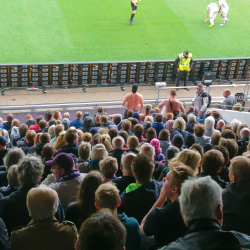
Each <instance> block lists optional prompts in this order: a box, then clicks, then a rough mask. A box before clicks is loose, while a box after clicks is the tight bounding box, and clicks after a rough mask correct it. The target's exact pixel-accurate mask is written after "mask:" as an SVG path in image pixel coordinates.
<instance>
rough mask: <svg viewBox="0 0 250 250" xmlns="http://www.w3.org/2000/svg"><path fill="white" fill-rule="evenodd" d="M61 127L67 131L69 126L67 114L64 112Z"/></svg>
mask: <svg viewBox="0 0 250 250" xmlns="http://www.w3.org/2000/svg"><path fill="white" fill-rule="evenodd" d="M62 125H63V126H64V130H65V131H66V130H68V128H69V125H70V119H69V113H68V112H65V113H64V114H63V118H62Z"/></svg>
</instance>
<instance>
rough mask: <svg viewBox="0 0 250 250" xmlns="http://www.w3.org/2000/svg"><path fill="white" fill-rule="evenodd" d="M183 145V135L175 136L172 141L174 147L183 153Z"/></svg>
mask: <svg viewBox="0 0 250 250" xmlns="http://www.w3.org/2000/svg"><path fill="white" fill-rule="evenodd" d="M183 144H184V140H183V136H182V135H181V134H176V135H174V138H173V140H172V145H173V146H175V147H177V148H178V149H179V150H180V151H182V150H183Z"/></svg>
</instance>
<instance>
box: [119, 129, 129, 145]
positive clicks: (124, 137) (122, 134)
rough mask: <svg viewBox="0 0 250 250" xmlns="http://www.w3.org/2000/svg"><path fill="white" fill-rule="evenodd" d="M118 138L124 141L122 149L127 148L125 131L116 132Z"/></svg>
mask: <svg viewBox="0 0 250 250" xmlns="http://www.w3.org/2000/svg"><path fill="white" fill-rule="evenodd" d="M118 136H121V137H122V138H123V139H124V142H125V144H124V149H126V148H127V147H128V146H127V141H128V133H127V132H126V131H123V130H120V131H119V132H118Z"/></svg>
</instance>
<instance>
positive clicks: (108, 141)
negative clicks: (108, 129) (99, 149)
mask: <svg viewBox="0 0 250 250" xmlns="http://www.w3.org/2000/svg"><path fill="white" fill-rule="evenodd" d="M99 143H101V144H103V145H104V146H105V148H106V150H107V151H108V152H109V151H111V150H113V148H112V144H111V139H110V136H109V135H108V134H103V135H101V137H100V138H99Z"/></svg>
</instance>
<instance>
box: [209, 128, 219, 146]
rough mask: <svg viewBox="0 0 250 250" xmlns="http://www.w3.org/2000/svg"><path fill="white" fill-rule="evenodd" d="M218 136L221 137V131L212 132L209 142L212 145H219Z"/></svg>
mask: <svg viewBox="0 0 250 250" xmlns="http://www.w3.org/2000/svg"><path fill="white" fill-rule="evenodd" d="M220 138H221V133H220V132H219V131H216V132H214V133H213V134H212V136H211V144H212V145H214V146H215V145H219V141H220Z"/></svg>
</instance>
